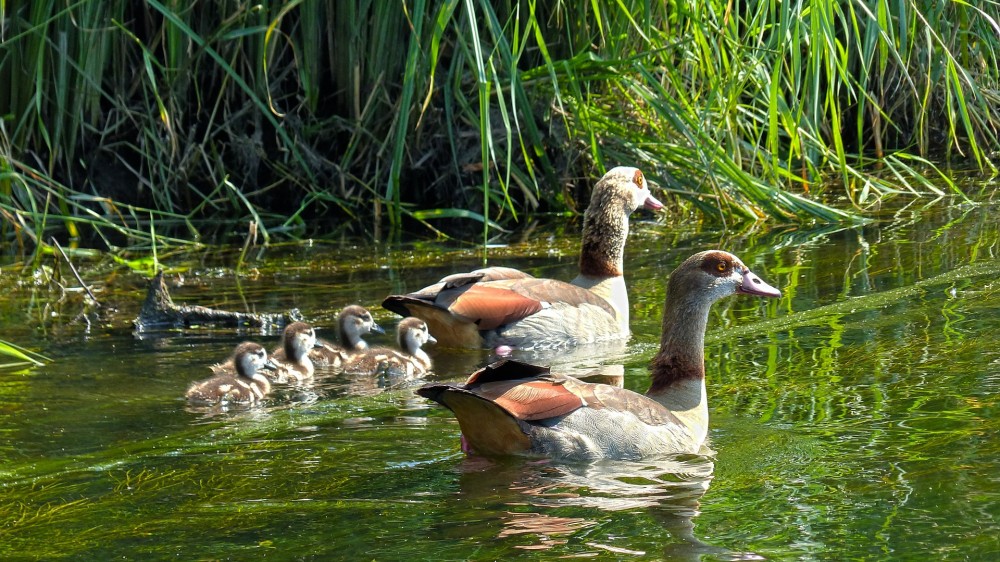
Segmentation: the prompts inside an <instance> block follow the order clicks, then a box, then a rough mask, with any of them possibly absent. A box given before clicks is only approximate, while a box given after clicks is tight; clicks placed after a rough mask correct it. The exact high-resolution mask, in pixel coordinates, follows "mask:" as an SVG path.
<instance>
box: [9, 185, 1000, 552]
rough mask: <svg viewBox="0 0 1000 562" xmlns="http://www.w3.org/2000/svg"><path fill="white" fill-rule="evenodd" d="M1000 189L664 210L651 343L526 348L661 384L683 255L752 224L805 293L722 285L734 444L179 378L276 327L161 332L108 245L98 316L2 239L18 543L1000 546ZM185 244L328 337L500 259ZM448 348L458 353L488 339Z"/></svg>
mask: <svg viewBox="0 0 1000 562" xmlns="http://www.w3.org/2000/svg"><path fill="white" fill-rule="evenodd" d="M998 211H1000V209H998V208H997V207H996V206H991V205H982V206H975V207H973V206H948V205H943V204H937V205H933V206H929V205H928V206H924V202H919V201H918V202H917V203H916V204H913V205H910V206H908V207H906V208H903V209H898V210H892V211H890V210H886V211H883V212H882V216H881V219H880V221H879V222H877V223H875V224H870V225H866V226H863V227H857V228H841V229H834V228H813V229H810V228H802V227H798V228H795V227H778V228H767V227H756V228H752V229H747V230H743V231H739V232H732V231H730V232H723V231H721V230H708V229H704V228H698V227H696V226H693V225H689V226H683V227H680V228H676V227H672V228H667V227H665V226H664V225H662V224H658V223H655V222H652V221H650V220H648V219H649V216H648V215H647V216H645V217H639V218H638V219H637V220H635V221H634V222H633V233H632V237H631V239H630V247H629V250H628V255H627V258H626V275H627V279H628V282H629V286H630V296H631V301H632V316H633V330H634V332H635V335H634V337H633V339H632V341H631V342H630V343H629V345H628V346H627V347H624V348H612V349H601V350H586V351H583V352H580V353H564V354H559V355H557V356H555V357H548V358H546V357H538V356H534V357H529V358H533V359H537V360H543V361H546V362H552V363H554V365H555V366H556V368H558V369H562V370H564V371H566V372H577V371H581V370H587V369H590V368H593V367H596V366H600V365H602V364H610V365H620V366H623V368H624V372H625V379H626V380H625V384H626V386H628V387H629V388H633V389H635V390H639V391H643V390H645V385H646V380H647V379H646V364H647V363H648V361H649V359H650V358H651V357H652V354H653V352H654V349H655V347H656V344H657V341H658V330H659V319H660V312H661V308H662V302H663V293H664V290H663V282H664V280H665V278H666V275H667V274H668V273H669V272H670V270H671V269H672V268H673V267H674V266H675V265H677V264H678V263H679V262H680V261H681V260H682V259H683V258H684V257H686V256H687V255H690V254H691V253H694V252H695V251H698V250H702V249H706V248H710V247H723V248H725V249H728V250H731V251H733V252H735V253H737V254H738V255H740V256H741V257H742V258H743V259H744V261H746V262H747V264H748V265H750V267H751V268H752V269H753V270H754V271H755V272H756V273H758V274H759V275H760V276H761V277H762V278H764V279H765V280H766V281H768V282H770V283H771V284H773V285H775V286H777V287H780V288H781V289H782V290H783V291H784V293H785V294H784V296H783V297H782V298H781V299H776V300H768V301H764V300H757V299H750V298H740V297H733V298H730V299H727V300H725V301H722V302H720V303H719V304H718V305H716V307H715V308H714V309H713V315H712V319H711V320H710V324H709V338H708V342H707V365H706V367H707V371H708V386H709V398H710V408H711V413H712V430H711V445H712V448H713V449H714V450H715V451H716V454H715V455H713V456H712V457H682V458H669V459H655V460H651V461H648V462H639V463H616V462H602V463H595V464H565V463H556V462H539V461H537V460H521V459H504V460H490V459H483V458H466V457H464V456H463V455H462V454H461V453H460V451H459V441H458V425H457V424H456V423H455V421H454V419H453V418H452V417H451V416H450V415H449V414H448V413H447V412H446V411H444V410H443V409H441V408H439V407H437V406H434V405H431V404H429V403H427V402H426V401H425V400H423V399H421V398H419V397H416V396H415V395H414V394H413V393H412V390H411V389H408V388H394V389H384V388H381V387H379V386H378V385H377V384H374V383H372V382H371V381H366V380H358V379H345V378H342V377H338V376H332V375H327V376H323V375H322V374H321V376H320V377H319V380H318V382H317V384H316V386H315V387H314V388H312V389H306V390H296V391H292V390H286V391H280V392H278V393H276V394H275V395H274V397H273V398H272V399H271V400H270V401H269V402H268V403H267V404H266V405H265V406H263V407H256V408H252V409H249V410H242V411H239V410H236V411H229V412H206V411H201V410H195V409H192V408H190V407H189V406H188V405H187V404H186V402H185V401H184V400H183V399H182V395H183V392H184V390H185V388H186V386H187V385H188V384H189V383H190V382H191V381H194V380H197V379H200V378H204V377H205V376H207V374H208V370H207V366H208V365H210V364H211V363H213V362H215V361H217V360H220V359H222V358H224V357H225V356H226V355H227V354H228V353H229V351H230V350H231V349H232V347H233V346H234V345H235V344H236V343H237V342H239V341H241V340H243V339H255V340H257V341H261V342H262V343H266V344H267V345H268V347H271V346H272V345H274V343H275V342H276V340H277V338H276V337H275V336H274V335H273V334H261V333H255V332H254V331H252V330H251V331H246V332H244V333H235V332H233V331H229V330H221V329H217V330H201V331H185V332H180V331H173V332H163V333H145V334H142V335H141V337H137V336H135V335H133V333H132V331H131V329H130V327H129V320H130V319H131V318H133V317H134V316H135V315H136V313H137V311H138V306H139V304H140V301H141V299H142V296H143V293H144V286H143V284H144V282H145V281H144V279H142V278H141V277H140V276H139V275H137V274H132V273H129V272H128V271H126V270H124V269H123V268H121V267H120V266H115V265H114V264H112V263H109V262H87V261H85V260H81V262H80V263H79V265H80V268H81V269H82V271H83V272H84V276H85V278H86V279H87V281H88V283H90V284H92V285H93V286H94V288H95V290H97V292H96V295H97V297H98V299H99V300H102V301H103V303H104V304H105V306H107V307H114V308H116V309H117V312H109V313H105V316H104V317H103V319H101V320H98V319H96V318H94V320H93V321H92V322H91V324H90V325H89V327H88V326H87V324H86V323H84V322H82V321H80V320H79V319H75V318H76V316H77V314H78V313H79V312H80V311H81V309H82V305H81V295H80V294H79V292H75V291H69V292H66V293H62V292H60V291H58V290H53V289H51V284H49V283H45V282H38V283H33V282H31V281H29V280H26V278H24V277H22V276H21V275H20V271H21V267H22V264H14V265H4V266H3V267H0V294H2V295H3V296H2V297H0V319H2V321H3V333H2V335H0V339H3V340H7V341H12V342H16V343H20V344H29V345H28V347H31V348H32V349H35V350H36V351H39V352H42V353H44V354H46V355H48V356H50V357H51V358H52V359H53V361H52V362H51V363H49V364H47V365H45V366H43V367H35V368H30V369H23V370H10V369H7V370H2V371H0V435H2V438H0V486H2V489H3V499H2V501H0V522H2V523H0V557H2V558H3V559H6V560H9V559H32V558H44V559H57V558H63V557H65V558H71V559H83V560H108V559H112V558H124V559H154V560H155V559H167V558H170V559H180V560H189V559H234V560H246V559H251V558H257V557H261V558H270V559H279V560H284V559H314V560H333V559H338V560H359V559H372V560H427V559H435V560H465V559H474V560H491V559H510V558H523V559H555V558H560V557H572V558H580V557H596V558H600V559H621V560H633V559H634V560H653V559H670V560H731V559H741V560H754V559H772V560H773V559H795V560H813V559H816V560H845V559H855V560H865V559H867V560H928V559H930V560H959V559H961V560H986V559H997V558H998V557H1000V521H998V517H1000V431H998V430H1000V421H998V420H1000V408H998V396H1000V345H997V342H998V338H997V333H998V332H1000V314H998V312H1000V279H998V272H1000V225H998V222H1000V221H998V220H997V219H996V216H997V212H998ZM644 219H645V220H644ZM578 228H579V225H578V224H569V225H565V226H564V227H556V226H552V225H548V226H545V225H542V226H538V227H536V228H534V229H532V230H528V229H527V228H526V230H525V231H524V232H522V233H515V234H513V235H512V236H511V237H509V238H508V239H507V240H506V242H507V244H508V245H507V246H505V247H502V248H494V249H490V250H489V252H488V254H489V263H490V264H495V265H512V266H515V267H520V268H523V269H526V270H528V271H530V272H531V273H533V274H536V275H544V276H551V277H558V278H563V279H569V278H571V277H572V276H573V274H574V269H575V254H576V251H577V240H576V235H575V233H576V232H577V231H578ZM160 257H161V259H162V260H163V262H164V264H165V265H167V266H169V267H172V268H177V269H183V270H184V271H183V273H182V277H183V282H178V283H177V284H176V285H175V286H174V287H172V294H173V296H174V299H175V301H178V302H183V303H187V304H202V305H207V306H215V307H219V308H228V309H236V310H256V311H283V310H287V309H290V308H298V309H300V310H301V311H302V312H303V314H304V315H305V317H306V318H307V319H308V320H310V321H312V322H314V323H315V324H317V325H318V326H320V327H323V328H331V330H330V331H327V334H328V335H332V333H333V332H332V327H333V326H334V323H335V317H336V314H337V312H338V311H339V309H340V308H341V307H342V306H344V305H345V304H348V303H361V304H365V305H367V306H369V307H370V308H372V310H373V312H374V313H375V314H376V319H377V320H378V321H379V322H381V323H382V324H383V325H386V326H387V327H389V328H390V330H389V331H390V332H391V328H392V327H393V325H394V323H395V321H396V318H395V317H394V316H393V315H391V314H388V313H386V312H385V311H382V310H381V309H379V308H378V307H377V304H378V303H379V302H380V301H381V299H382V297H383V296H385V295H386V294H389V293H391V292H398V291H403V290H412V289H416V288H419V287H421V286H423V285H425V284H427V283H430V282H432V281H436V280H437V279H438V278H439V277H441V276H442V275H444V274H447V273H450V272H454V271H464V270H467V269H469V268H472V267H477V266H478V265H480V264H481V262H482V253H481V252H480V251H479V250H476V249H463V248H456V246H455V245H450V246H448V245H442V244H434V243H426V242H425V243H410V244H407V245H405V246H403V247H385V246H380V245H365V244H358V245H348V244H336V245H335V244H329V243H315V244H312V245H308V246H307V245H299V246H293V247H274V248H269V249H267V250H266V251H264V252H263V253H261V254H259V255H255V256H254V258H255V260H254V261H253V262H252V263H251V264H250V265H251V268H249V269H248V271H247V272H246V273H245V274H244V275H241V276H240V277H237V276H235V275H234V274H233V269H232V268H233V266H234V264H235V263H236V259H237V254H235V253H219V252H214V251H213V252H202V253H199V254H196V255H193V254H175V255H162V256H160ZM44 265H46V266H48V267H56V266H57V262H55V261H47V262H45V264H44ZM62 269H63V275H64V278H63V281H64V283H65V284H66V285H67V286H68V287H73V286H75V282H73V281H72V280H71V278H70V277H69V275H68V272H67V271H66V270H65V268H62ZM173 278H174V279H177V278H178V277H177V276H176V275H175V276H174V277H173ZM372 341H375V340H374V339H373V340H372ZM380 341H381V342H383V343H388V342H389V340H388V339H384V340H380ZM429 351H430V353H431V355H432V357H434V359H435V362H436V369H435V371H436V372H435V375H434V378H438V379H452V380H453V379H458V378H461V377H463V376H464V375H466V374H467V373H468V372H470V371H471V370H473V369H475V368H476V367H478V366H480V365H482V364H484V363H485V362H487V361H488V360H489V356H488V355H487V354H486V353H485V352H483V353H480V352H452V351H443V350H436V349H433V347H431V348H429Z"/></svg>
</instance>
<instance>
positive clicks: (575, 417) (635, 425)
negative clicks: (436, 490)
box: [417, 251, 781, 459]
mask: <svg viewBox="0 0 1000 562" xmlns="http://www.w3.org/2000/svg"><path fill="white" fill-rule="evenodd" d="M732 294H744V295H753V296H759V297H779V296H781V292H780V291H778V290H777V289H775V288H774V287H771V286H770V285H768V284H767V283H765V282H764V281H762V280H761V279H760V278H759V277H757V276H756V275H754V274H753V273H752V272H751V271H750V269H749V268H747V266H745V265H744V264H743V262H742V261H740V259H739V258H737V257H736V256H734V255H732V254H730V253H727V252H722V251H708V252H701V253H698V254H695V255H693V256H691V257H690V258H688V259H687V260H685V261H684V263H682V264H681V265H680V266H679V267H678V268H677V269H676V270H674V272H673V273H672V274H671V275H670V280H669V282H668V284H667V299H666V305H665V307H664V311H663V334H662V337H661V341H660V351H659V352H658V353H657V354H656V356H655V357H654V359H653V361H652V364H651V377H652V384H651V385H650V388H649V391H647V392H646V394H645V395H642V394H638V393H636V392H633V391H631V390H626V389H623V388H619V387H616V386H609V385H606V384H595V383H585V382H581V381H580V380H578V379H575V378H572V377H568V376H560V375H555V374H552V373H550V372H549V370H548V369H547V368H545V367H537V366H533V365H528V364H525V363H518V362H515V361H509V360H505V361H498V362H496V363H493V364H492V365H490V366H488V367H486V368H484V369H481V370H479V371H477V372H476V373H473V374H472V376H471V377H469V379H468V380H467V381H466V382H465V384H444V383H435V384H428V385H424V386H423V387H421V388H420V389H418V390H417V393H418V394H420V395H421V396H424V397H426V398H430V399H431V400H434V401H436V402H439V403H440V404H442V405H444V406H446V407H447V408H449V409H451V410H452V411H453V412H454V413H455V417H457V418H458V423H459V425H460V426H461V428H462V445H463V447H462V448H463V450H465V451H466V452H476V453H480V454H534V455H543V456H551V457H558V458H568V459H597V458H612V459H637V458H641V457H645V456H649V455H656V454H668V453H697V452H698V451H699V450H700V449H701V447H702V445H703V444H704V442H705V438H706V437H707V435H708V403H707V400H706V395H705V361H704V354H705V351H704V341H705V327H706V325H707V323H708V313H709V309H710V308H711V306H712V303H714V302H715V301H717V300H719V299H720V298H722V297H725V296H727V295H732Z"/></svg>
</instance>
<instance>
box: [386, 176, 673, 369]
mask: <svg viewBox="0 0 1000 562" xmlns="http://www.w3.org/2000/svg"><path fill="white" fill-rule="evenodd" d="M642 206H645V207H646V208H649V209H653V210H656V209H660V208H662V207H663V205H662V204H661V203H660V202H659V201H658V200H657V199H656V198H655V197H653V196H652V194H650V192H649V188H648V186H647V185H646V180H645V177H644V176H643V175H642V172H641V171H639V170H638V169H636V168H628V167H624V166H622V167H617V168H613V169H612V170H611V171H609V172H608V173H607V174H604V177H602V178H601V179H600V181H598V182H597V185H595V186H594V191H593V194H592V195H591V199H590V206H589V207H587V211H586V213H584V219H583V241H582V244H581V248H580V274H579V275H578V276H577V277H576V279H574V280H573V281H572V282H570V283H566V282H565V281H557V280H554V279H537V278H535V277H532V276H531V275H529V274H527V273H524V272H521V271H518V270H516V269H511V268H504V267H491V268H486V269H482V270H476V271H473V272H470V273H460V274H455V275H449V276H448V277H445V278H444V279H442V280H441V281H439V282H438V283H436V284H434V285H431V286H429V287H425V288H423V289H421V290H419V291H417V292H415V293H410V294H406V295H390V296H389V297H386V299H385V300H384V301H383V302H382V306H383V307H385V308H386V309H388V310H391V311H393V312H395V313H397V314H399V315H401V316H416V317H418V318H421V319H423V320H424V321H425V322H427V324H428V325H429V326H430V329H431V333H433V334H434V336H435V337H436V338H437V339H438V341H439V342H440V344H441V345H445V346H449V347H465V348H481V347H487V348H497V347H500V346H510V347H518V348H521V349H544V348H554V347H564V346H567V345H579V344H587V343H596V342H601V341H612V340H616V339H622V338H627V337H628V335H629V306H628V292H627V290H626V287H625V279H624V277H623V276H622V267H623V264H622V262H623V255H624V253H625V241H626V239H627V238H628V230H629V224H628V219H629V215H630V214H632V212H633V211H635V210H636V209H638V208H639V207H642Z"/></svg>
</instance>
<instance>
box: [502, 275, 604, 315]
mask: <svg viewBox="0 0 1000 562" xmlns="http://www.w3.org/2000/svg"><path fill="white" fill-rule="evenodd" d="M501 283H503V284H505V285H506V286H507V287H508V288H509V289H510V290H511V291H514V292H516V293H518V294H521V295H525V296H527V297H531V298H533V299H537V300H539V301H545V302H549V303H555V302H561V303H566V304H569V305H572V306H579V305H581V304H590V305H593V306H597V307H600V308H603V309H604V310H605V311H606V312H607V313H608V314H610V315H612V316H617V314H618V313H617V312H616V311H615V309H614V307H613V306H611V303H609V302H608V301H606V300H604V299H603V298H601V297H599V296H598V295H596V294H594V293H593V292H591V291H589V290H587V289H584V288H583V287H577V286H576V285H573V284H572V283H566V282H565V281H558V280H555V279H515V280H511V281H502V282H497V283H495V285H499V284H501Z"/></svg>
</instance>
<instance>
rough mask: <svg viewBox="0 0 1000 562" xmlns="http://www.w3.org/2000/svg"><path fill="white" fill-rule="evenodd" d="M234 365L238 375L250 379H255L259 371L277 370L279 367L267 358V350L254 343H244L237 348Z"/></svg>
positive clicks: (234, 354) (234, 353)
mask: <svg viewBox="0 0 1000 562" xmlns="http://www.w3.org/2000/svg"><path fill="white" fill-rule="evenodd" d="M233 364H234V365H235V366H236V374H237V375H239V376H241V377H245V378H248V379H253V378H254V377H255V376H256V375H257V374H258V373H257V372H258V371H261V370H273V369H277V365H275V364H274V363H273V362H272V361H271V360H270V359H268V358H267V350H265V349H264V347H263V346H261V345H259V344H256V343H253V342H243V343H241V344H239V345H238V346H236V350H235V351H234V352H233Z"/></svg>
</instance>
